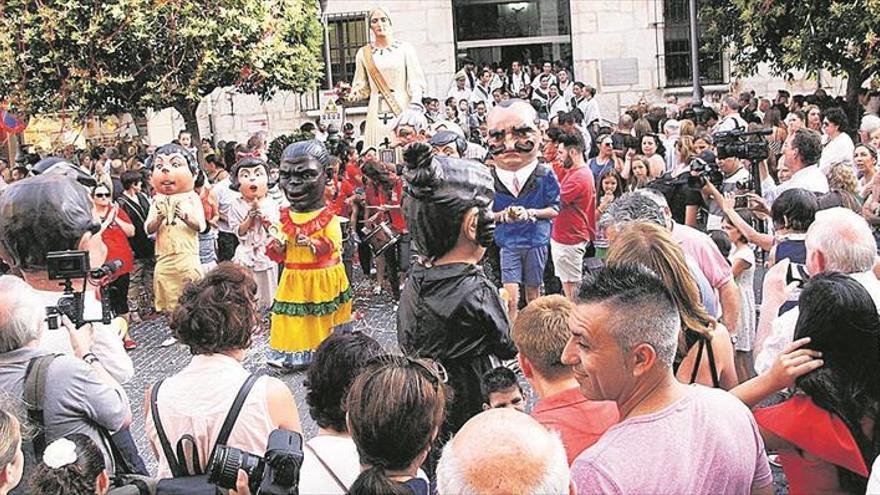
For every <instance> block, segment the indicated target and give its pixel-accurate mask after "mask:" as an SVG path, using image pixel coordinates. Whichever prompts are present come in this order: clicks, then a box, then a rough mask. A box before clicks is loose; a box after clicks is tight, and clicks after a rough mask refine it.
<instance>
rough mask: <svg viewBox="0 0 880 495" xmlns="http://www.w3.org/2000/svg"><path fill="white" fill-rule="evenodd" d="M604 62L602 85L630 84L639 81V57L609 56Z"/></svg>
mask: <svg viewBox="0 0 880 495" xmlns="http://www.w3.org/2000/svg"><path fill="white" fill-rule="evenodd" d="M601 63H602V86H629V85H633V84H638V83H639V59H637V58H607V59H604V60H602V61H601Z"/></svg>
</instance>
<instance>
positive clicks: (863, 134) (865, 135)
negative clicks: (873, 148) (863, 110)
mask: <svg viewBox="0 0 880 495" xmlns="http://www.w3.org/2000/svg"><path fill="white" fill-rule="evenodd" d="M878 129H880V117H878V116H876V115H871V114H867V115H865V116H864V117H862V124H861V125H860V126H859V137H860V138H861V142H863V143H868V142H870V141H871V135H872V134H874V132H876V131H877V130H878Z"/></svg>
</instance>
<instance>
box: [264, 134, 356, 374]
mask: <svg viewBox="0 0 880 495" xmlns="http://www.w3.org/2000/svg"><path fill="white" fill-rule="evenodd" d="M329 168H330V154H329V153H327V150H326V149H325V148H324V145H323V144H321V142H319V141H316V140H310V141H300V142H297V143H293V144H291V145H289V146H288V147H287V148H285V149H284V152H283V153H282V154H281V168H280V170H279V174H278V181H279V183H280V186H281V190H282V191H284V194H285V195H286V196H287V199H288V201H290V208H282V209H281V225H280V229H279V230H280V238H279V239H276V240H274V241H273V242H272V243H271V244H270V245H269V247H268V249H269V251H270V252H271V253H272V254H273V256H274V258H275V259H276V261H283V262H284V271H283V272H282V274H281V282H280V284H279V285H278V291H277V292H276V294H275V302H274V303H273V304H272V331H271V335H270V337H269V350H268V352H267V356H266V357H267V362H268V363H269V364H270V365H272V366H278V367H282V366H283V367H284V368H288V369H292V370H298V369H304V368H306V367H307V366H308V365H309V363H310V362H311V361H312V355H313V354H314V352H315V350H316V349H317V348H318V345H319V344H320V343H321V342H322V341H323V340H324V339H325V338H327V336H328V335H330V332H331V330H332V329H333V327H335V326H337V325H341V324H344V323H348V321H349V320H350V319H351V298H352V293H351V288H350V286H349V283H348V278H347V277H346V276H345V267H344V265H343V264H342V260H341V259H340V258H341V255H342V229H341V227H340V223H339V217H337V216H336V214H335V212H334V211H333V208H329V207H327V206H325V203H324V189H325V187H326V186H327V183H328V181H329V175H328V173H329V172H328V170H329Z"/></svg>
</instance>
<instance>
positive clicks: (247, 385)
mask: <svg viewBox="0 0 880 495" xmlns="http://www.w3.org/2000/svg"><path fill="white" fill-rule="evenodd" d="M257 378H258V377H257V376H256V375H249V376H248V377H247V380H245V381H244V383H243V384H242V385H241V388H240V389H239V390H238V394H237V395H236V396H235V400H234V401H233V402H232V407H231V408H230V409H229V412H228V413H227V414H226V419H225V420H223V426H222V427H221V428H220V433H219V434H218V435H217V440H215V441H214V446H213V448H212V450H211V456H210V457H209V458H208V464H207V465H208V466H210V465H211V461H212V460H213V459H214V452H215V451H216V450H217V446H218V445H225V444H226V442H227V441H228V440H229V435H230V434H231V433H232V427H233V426H235V421H236V420H237V419H238V413H239V412H241V408H242V406H243V405H244V401H245V399H246V398H247V396H248V393H250V391H251V388H253V386H254V383H255V382H256V381H257ZM163 381H165V380H164V378H163V379H162V380H159V381H158V382H156V384H155V385H153V390H152V391H151V393H150V415H151V416H152V417H153V424H154V425H155V427H156V436H158V437H159V443H160V444H161V445H162V452H163V453H164V454H165V459H166V460H167V461H168V468H169V469H170V470H171V475H172V476H173V477H175V478H179V477H182V476H189V474H188V473H187V472H185V471H184V470H183V468H182V467H181V463H182V461H183V460H182V459H178V458H177V455H176V454H175V453H174V450H173V449H172V448H171V442H169V441H168V435H167V434H166V433H165V428H164V427H163V426H162V421H161V420H160V418H159V405H158V397H159V386H161V385H162V382H163Z"/></svg>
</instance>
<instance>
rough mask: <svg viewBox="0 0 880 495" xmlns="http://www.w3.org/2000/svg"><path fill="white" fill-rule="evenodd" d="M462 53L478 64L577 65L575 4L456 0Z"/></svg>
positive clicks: (552, 0) (533, 0)
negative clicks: (573, 22) (574, 57)
mask: <svg viewBox="0 0 880 495" xmlns="http://www.w3.org/2000/svg"><path fill="white" fill-rule="evenodd" d="M452 8H453V15H454V18H455V42H456V52H457V54H458V56H459V57H464V56H468V57H470V58H472V59H473V60H474V61H476V62H477V63H487V64H491V63H496V62H497V63H499V64H501V65H502V66H504V67H507V68H509V67H510V64H511V63H512V62H513V61H518V62H521V63H524V64H538V63H540V62H543V61H558V60H561V61H562V62H564V63H565V64H566V65H567V66H568V67H569V68H570V67H571V66H572V51H571V10H570V7H569V0H528V1H520V2H511V1H507V0H453V2H452Z"/></svg>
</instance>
